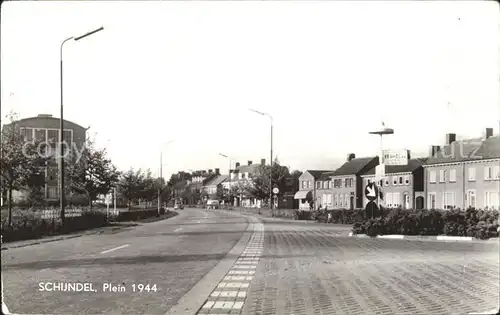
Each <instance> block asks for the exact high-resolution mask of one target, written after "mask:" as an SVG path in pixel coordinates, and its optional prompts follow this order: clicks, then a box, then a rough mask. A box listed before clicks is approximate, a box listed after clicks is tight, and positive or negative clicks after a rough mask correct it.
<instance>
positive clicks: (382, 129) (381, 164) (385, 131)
mask: <svg viewBox="0 0 500 315" xmlns="http://www.w3.org/2000/svg"><path fill="white" fill-rule="evenodd" d="M369 134H371V135H379V136H380V158H379V167H385V166H384V143H383V140H382V139H383V136H384V135H392V134H394V129H392V128H387V127H386V126H385V124H384V122H383V121H382V126H381V127H380V128H379V129H377V130H375V131H370V132H369ZM384 173H385V169H384ZM375 182H376V181H375ZM375 186H379V184H378V183H375ZM381 189H382V187H381V186H379V191H378V192H377V207H378V208H380V191H381Z"/></svg>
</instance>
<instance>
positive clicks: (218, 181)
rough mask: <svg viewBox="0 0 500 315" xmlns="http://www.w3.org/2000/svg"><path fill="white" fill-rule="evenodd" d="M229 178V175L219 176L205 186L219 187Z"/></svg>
mask: <svg viewBox="0 0 500 315" xmlns="http://www.w3.org/2000/svg"><path fill="white" fill-rule="evenodd" d="M227 178H228V176H227V175H219V176H217V177H215V178H212V179H211V180H210V181H208V182H207V183H206V184H205V186H217V185H219V184H221V183H222V182H224V181H225V180H227Z"/></svg>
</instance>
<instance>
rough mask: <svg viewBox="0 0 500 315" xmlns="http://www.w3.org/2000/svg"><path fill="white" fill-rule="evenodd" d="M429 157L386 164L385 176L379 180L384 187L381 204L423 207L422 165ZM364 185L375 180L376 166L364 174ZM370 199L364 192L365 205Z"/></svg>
mask: <svg viewBox="0 0 500 315" xmlns="http://www.w3.org/2000/svg"><path fill="white" fill-rule="evenodd" d="M426 160H427V159H425V158H423V159H409V160H408V164H407V165H386V166H385V177H384V178H382V179H381V180H380V182H378V183H377V184H378V186H379V187H382V188H381V190H382V196H383V198H382V199H379V200H378V201H379V204H380V205H382V206H384V207H386V208H403V209H423V208H424V206H425V204H424V199H425V197H424V196H425V192H424V169H423V167H422V165H423V164H424V163H425V161H426ZM361 177H362V178H363V187H366V186H367V185H368V182H369V181H370V182H375V167H373V168H371V169H369V170H368V171H367V172H366V173H365V174H364V175H361ZM368 201H369V200H368V199H367V198H366V196H365V195H364V194H363V207H366V204H367V203H368Z"/></svg>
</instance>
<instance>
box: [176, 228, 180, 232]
mask: <svg viewBox="0 0 500 315" xmlns="http://www.w3.org/2000/svg"><path fill="white" fill-rule="evenodd" d="M180 230H182V228H178V229H175V230H174V232H177V231H180Z"/></svg>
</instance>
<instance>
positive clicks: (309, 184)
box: [307, 180, 311, 188]
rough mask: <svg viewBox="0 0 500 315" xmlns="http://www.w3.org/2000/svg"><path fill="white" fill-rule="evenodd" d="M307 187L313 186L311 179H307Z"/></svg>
mask: <svg viewBox="0 0 500 315" xmlns="http://www.w3.org/2000/svg"><path fill="white" fill-rule="evenodd" d="M307 188H311V181H310V180H308V181H307Z"/></svg>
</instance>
